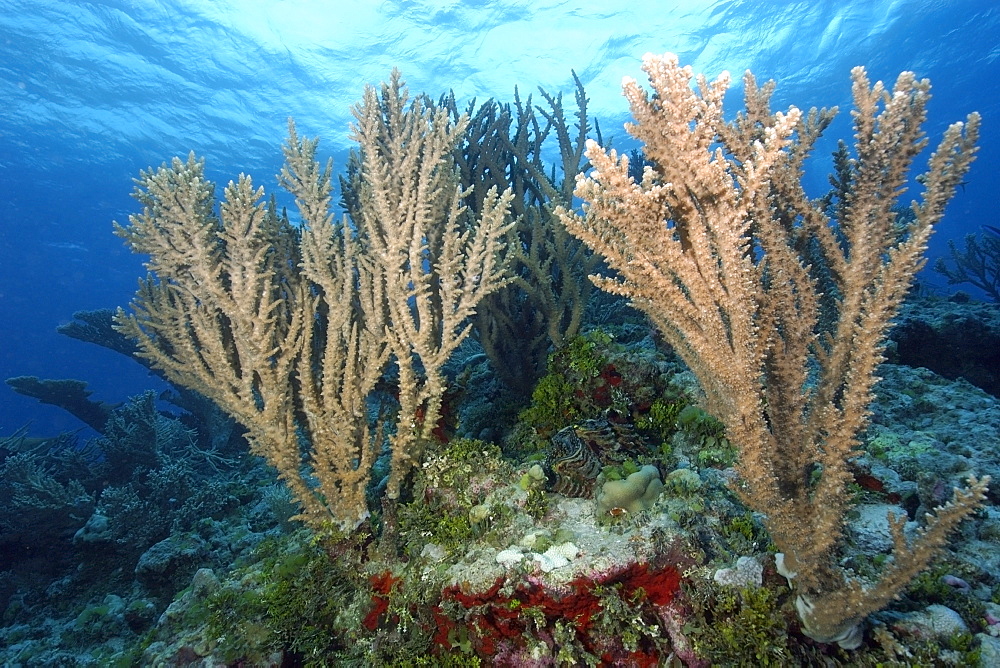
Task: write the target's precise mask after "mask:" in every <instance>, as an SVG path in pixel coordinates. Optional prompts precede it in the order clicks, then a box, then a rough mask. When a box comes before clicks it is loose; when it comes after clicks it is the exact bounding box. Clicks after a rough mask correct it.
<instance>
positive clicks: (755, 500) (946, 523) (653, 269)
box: [561, 54, 987, 647]
mask: <svg viewBox="0 0 1000 668" xmlns="http://www.w3.org/2000/svg"><path fill="white" fill-rule="evenodd" d="M643 69H644V70H645V72H646V73H647V74H648V75H649V80H650V83H651V85H652V87H653V93H652V94H650V93H647V92H646V91H644V90H643V89H642V88H641V87H640V86H639V84H638V83H636V82H635V81H634V80H631V79H626V80H625V82H624V84H623V88H624V91H625V96H626V97H627V98H628V101H629V103H630V105H631V109H632V113H633V116H634V118H635V123H634V124H631V125H629V126H628V131H629V132H630V134H632V136H634V137H635V138H636V139H638V140H640V141H642V142H643V143H644V144H645V148H644V151H645V156H646V158H647V160H648V164H647V165H645V167H644V169H643V172H642V176H641V180H636V179H634V178H633V177H632V176H631V175H630V164H629V160H628V158H627V157H624V156H622V157H619V156H618V155H617V154H616V153H615V152H614V151H611V152H606V151H604V150H603V149H602V148H601V147H600V146H598V145H597V143H596V142H590V143H589V145H588V150H587V158H589V160H590V162H591V165H592V166H593V170H592V171H591V173H590V174H589V175H588V176H586V177H583V176H581V177H578V180H577V188H576V195H577V196H578V197H580V198H582V199H583V200H584V202H585V205H584V212H585V214H584V215H583V216H580V215H577V214H575V213H572V212H570V211H568V210H566V209H563V210H562V211H561V216H562V220H563V222H564V223H565V224H566V226H567V227H568V228H569V230H570V232H572V233H573V234H574V235H576V236H578V237H579V238H581V239H582V240H583V241H584V242H585V243H587V244H588V245H589V246H590V247H592V248H593V249H594V250H595V251H597V252H598V253H600V254H602V255H603V256H604V257H605V258H606V260H607V262H608V264H609V265H610V266H611V267H612V268H613V269H615V270H616V271H617V272H618V275H617V276H615V277H610V278H609V277H595V278H594V280H595V282H596V283H597V284H598V286H600V287H601V288H603V289H604V290H607V291H608V292H612V293H614V294H619V295H623V296H626V297H628V298H630V299H631V300H632V303H633V304H634V305H635V306H637V307H638V308H640V309H642V310H644V311H645V312H646V313H647V314H648V315H649V316H650V317H651V318H652V320H653V321H654V322H655V324H656V325H657V326H658V328H659V329H660V331H661V332H662V334H663V336H664V338H665V339H666V340H667V341H668V342H669V343H670V344H671V345H672V346H673V348H674V349H675V350H676V351H677V352H678V354H679V355H680V356H681V357H682V358H683V359H684V361H685V362H686V363H687V364H688V366H689V367H690V368H691V369H692V371H693V372H694V373H695V375H696V376H697V378H698V380H699V382H700V384H701V386H702V388H703V390H704V392H705V394H706V398H707V406H708V409H709V411H710V412H711V413H713V414H714V415H716V416H717V417H718V418H719V419H720V420H721V421H722V422H723V423H724V424H725V426H726V434H727V437H728V439H729V441H730V442H731V443H732V444H733V445H734V446H736V447H737V448H738V450H739V458H738V463H737V470H738V472H739V474H740V479H739V482H738V483H737V484H736V485H735V489H736V491H737V492H738V493H739V495H740V496H741V498H742V500H743V501H744V503H746V505H747V506H749V507H750V508H752V509H754V510H757V511H759V512H761V513H764V514H766V517H767V519H766V525H767V528H768V530H769V531H770V534H771V537H772V539H773V540H774V543H775V544H776V545H777V546H778V548H779V550H780V551H781V553H782V555H783V568H784V571H785V573H787V575H788V577H789V578H790V579H792V578H794V580H793V582H794V585H795V587H796V589H797V602H798V610H799V615H800V617H801V619H802V622H803V630H804V631H805V632H806V633H807V634H808V635H810V636H811V637H813V638H815V639H817V640H820V641H822V642H839V643H840V644H841V645H843V646H845V647H856V646H857V645H858V644H859V643H860V641H861V634H860V630H859V629H860V622H861V621H862V620H863V619H864V618H865V616H866V615H868V614H869V613H871V612H873V611H875V610H878V609H879V608H881V607H883V606H884V605H885V604H886V603H888V602H889V601H890V600H891V599H892V598H893V596H894V595H896V594H897V593H898V592H899V591H900V590H901V588H902V587H903V586H905V584H906V583H907V582H908V581H909V580H910V579H911V578H912V577H913V576H914V575H915V574H916V573H917V572H919V571H920V570H921V569H922V568H923V567H924V566H925V565H926V564H927V563H928V561H929V560H930V559H931V557H932V556H933V554H934V553H935V552H936V550H937V549H938V548H940V547H941V546H942V545H943V544H944V542H945V540H946V538H947V534H948V533H949V531H950V530H951V529H953V528H954V527H955V526H957V524H958V523H959V522H960V521H961V520H962V518H964V517H965V516H967V515H968V514H969V513H970V512H972V511H973V510H974V509H975V508H976V507H977V506H979V505H980V504H981V503H982V501H983V499H984V498H985V493H986V482H987V481H986V480H985V479H983V480H977V479H975V478H970V479H969V486H968V488H967V489H965V490H955V492H954V496H953V499H952V501H951V502H950V503H947V504H946V505H944V506H942V507H939V508H937V509H936V512H935V513H933V514H930V515H928V517H927V523H926V526H925V527H924V528H923V529H922V530H921V531H920V532H919V534H918V535H917V536H916V537H915V539H914V540H913V541H909V540H907V538H906V537H905V536H904V531H903V527H904V524H905V518H898V517H894V518H892V519H890V527H891V532H892V537H893V542H894V544H895V550H894V554H893V561H892V563H891V564H890V565H889V566H888V567H887V568H886V569H885V570H884V571H883V573H882V575H881V579H880V580H879V581H878V582H877V583H875V584H872V585H870V586H869V585H863V584H862V583H861V582H859V581H857V580H856V579H852V578H850V577H848V575H847V574H846V573H845V572H844V571H842V570H841V569H840V568H839V567H838V566H837V565H836V563H835V561H834V550H835V549H836V548H837V547H838V544H839V542H840V540H841V537H842V535H843V530H844V524H845V515H846V512H847V510H848V509H849V506H850V494H849V493H848V489H847V485H848V482H849V481H850V479H851V474H850V471H849V469H848V461H849V460H850V459H851V458H852V457H855V456H857V455H858V454H860V450H859V448H860V442H859V439H858V435H859V433H860V432H861V431H862V429H863V428H864V427H865V425H866V424H867V420H868V416H869V409H868V406H869V404H870V402H871V400H872V387H873V386H874V384H875V382H876V380H877V377H876V376H875V370H876V367H877V366H878V364H879V363H880V362H881V361H882V351H883V346H884V339H885V333H886V330H887V328H888V327H889V324H890V321H891V318H892V317H893V316H894V315H895V313H896V311H897V309H898V307H899V304H900V303H901V302H902V300H903V298H904V296H905V294H906V291H907V289H908V287H909V285H910V281H911V279H912V278H913V275H914V274H915V272H916V271H917V270H918V269H919V268H920V267H921V266H922V265H923V261H924V260H923V253H924V250H925V249H926V245H927V239H928V237H929V235H930V233H931V228H932V226H933V225H934V224H935V223H936V222H937V221H938V220H940V218H941V216H942V215H943V212H944V207H945V205H946V204H947V202H948V200H949V199H950V198H951V196H952V195H953V194H954V191H955V188H956V186H957V185H958V184H959V183H961V181H962V179H963V176H964V175H965V173H966V171H967V170H968V168H969V165H970V163H971V161H972V159H973V156H974V153H975V150H976V147H975V143H976V139H977V136H978V129H979V116H978V114H975V113H973V114H970V115H969V116H968V118H967V120H966V122H965V123H956V124H954V125H952V126H951V127H949V128H948V129H947V131H946V132H945V135H944V138H943V139H942V141H941V144H940V145H939V146H938V148H937V150H936V151H935V152H934V153H933V155H932V156H931V158H930V163H929V169H928V171H927V173H926V174H925V175H924V177H923V185H924V192H923V199H922V201H921V202H919V203H918V202H914V203H913V204H912V207H911V208H912V213H913V215H912V216H911V217H910V220H909V222H908V223H907V225H906V226H905V228H904V229H903V230H902V231H900V230H899V229H897V227H896V222H897V216H896V213H895V211H894V210H893V208H892V207H893V205H894V204H895V202H896V200H897V198H898V197H899V196H900V194H901V193H902V191H903V189H904V185H905V183H906V179H907V174H908V171H909V167H910V164H911V163H912V161H913V160H914V158H916V157H917V155H918V154H919V153H920V152H921V151H922V150H923V148H924V147H925V146H926V143H927V142H926V139H925V138H924V135H923V133H922V132H921V129H920V128H921V124H922V123H923V121H924V119H925V116H926V113H925V107H926V103H927V100H928V98H929V87H930V86H929V83H928V82H927V81H925V80H918V79H916V77H915V76H914V75H913V74H912V73H909V72H904V73H903V74H901V75H900V76H899V78H898V80H897V82H896V84H895V87H894V88H893V89H892V90H887V89H886V88H885V86H884V85H883V84H882V83H881V82H877V83H875V84H874V85H872V84H871V83H870V82H869V80H868V78H867V76H866V74H865V71H864V69H863V68H855V69H854V70H853V72H852V77H853V81H854V86H853V93H854V101H855V105H856V111H855V112H854V114H853V116H854V126H855V133H856V134H855V137H856V144H855V157H854V159H853V160H851V161H850V162H847V163H845V168H844V169H842V170H839V175H840V176H841V181H842V183H840V184H839V185H840V186H841V187H840V190H839V193H840V195H841V197H840V198H839V201H837V202H836V203H835V204H834V203H831V202H826V203H825V204H826V206H822V205H821V203H819V202H815V201H812V200H810V199H809V198H808V197H807V195H806V193H805V191H804V190H803V187H802V184H801V177H802V174H803V171H804V168H803V163H804V161H805V159H806V157H807V156H808V154H809V152H810V150H811V149H812V147H813V144H814V142H815V140H816V139H817V137H818V136H819V135H820V133H821V132H822V130H823V129H824V128H825V127H826V126H827V125H828V124H829V121H830V119H831V118H832V113H831V112H829V111H823V112H817V111H813V112H811V113H809V114H803V113H802V112H800V111H799V110H798V109H796V108H794V107H793V108H791V109H789V111H788V112H786V113H781V112H777V113H773V114H772V113H771V112H770V110H769V108H768V107H769V105H768V102H769V97H770V93H771V90H772V89H773V86H771V85H767V86H764V87H761V88H758V87H757V85H756V83H755V81H754V79H753V77H752V76H751V75H750V73H747V76H746V78H745V79H744V84H745V91H746V103H747V107H746V111H745V112H744V113H742V114H740V115H739V117H738V118H737V120H736V121H735V122H733V123H726V122H725V121H724V120H723V117H722V107H723V105H722V102H723V97H724V94H725V91H726V89H727V88H728V84H729V78H728V75H723V76H721V77H720V78H719V79H717V80H715V81H714V82H708V81H707V80H706V79H705V78H703V77H699V78H698V79H697V86H696V87H695V88H694V89H692V86H691V83H692V79H693V78H694V76H693V74H692V71H691V69H690V68H687V67H681V66H680V65H679V64H678V59H677V57H676V56H674V55H672V54H667V55H665V56H655V55H647V56H646V57H645V58H644V63H643ZM845 179H848V180H846V181H845ZM830 211H832V214H833V217H832V218H831V216H830V215H828V213H827V212H830ZM817 256H818V257H820V258H822V263H820V262H817V261H815V260H814V259H813V258H815V257H817ZM821 273H822V275H821ZM827 285H829V286H831V288H832V291H830V290H826V291H824V290H823V289H822V287H821V286H827ZM831 309H832V311H833V312H834V317H833V318H827V317H826V316H827V313H828V312H829V311H831Z"/></svg>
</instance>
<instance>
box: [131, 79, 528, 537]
mask: <svg viewBox="0 0 1000 668" xmlns="http://www.w3.org/2000/svg"><path fill="white" fill-rule="evenodd" d="M408 102H409V100H408V96H407V92H406V89H405V87H404V86H403V85H402V83H401V81H400V78H399V75H398V73H395V72H394V73H393V76H392V79H391V80H390V82H389V83H388V84H386V85H383V86H382V88H381V90H380V91H378V90H376V89H374V88H371V87H369V88H368V89H367V90H366V92H365V97H364V100H363V102H362V103H361V104H360V105H359V106H358V107H357V108H356V110H355V115H356V117H357V119H358V124H357V126H356V128H355V129H354V137H355V138H356V139H357V140H358V142H359V143H360V149H361V151H360V165H361V167H360V168H361V170H362V172H361V176H360V183H361V184H362V188H361V190H360V191H359V192H358V193H357V198H358V206H357V207H356V213H357V215H356V217H355V220H353V221H350V220H348V219H347V218H344V219H342V220H339V221H338V220H336V219H335V218H334V216H333V214H332V213H331V206H330V204H331V202H330V198H331V174H330V172H331V168H330V165H329V164H327V165H326V166H325V167H322V166H321V165H320V164H319V163H317V161H316V157H315V154H316V141H314V140H305V139H300V138H299V137H298V136H297V134H296V131H295V126H294V125H293V124H291V123H290V124H289V131H290V138H289V141H288V144H287V146H286V147H285V149H284V150H285V158H286V162H285V167H284V168H283V169H282V171H281V174H280V181H281V183H282V185H283V186H284V187H285V188H286V189H287V190H288V191H289V192H290V193H291V194H292V195H293V196H294V197H295V202H296V205H297V207H298V209H299V212H300V214H301V218H302V226H301V228H297V227H294V226H292V225H290V224H289V223H288V221H287V220H285V219H283V218H280V217H278V216H277V215H276V214H275V211H274V207H273V206H267V205H265V204H264V203H263V202H262V199H263V195H264V191H263V189H262V188H255V187H254V186H253V183H252V181H251V179H250V177H248V176H244V175H241V176H240V177H239V179H238V180H237V181H235V182H230V184H229V185H228V186H227V187H226V188H225V190H224V198H223V200H222V202H221V204H220V206H219V214H218V215H216V213H215V211H214V204H215V202H214V197H213V190H214V187H213V185H212V184H211V183H210V182H208V181H207V180H206V179H205V177H204V163H203V162H201V161H197V160H195V158H194V157H193V155H192V156H191V157H189V158H188V160H187V161H186V162H184V161H181V160H179V159H176V158H175V159H174V161H173V162H172V164H171V165H170V166H166V165H164V166H162V167H160V168H159V169H157V170H155V171H153V170H150V171H148V172H143V173H142V175H141V177H140V179H139V180H138V183H139V186H138V187H137V189H136V192H135V194H134V195H135V197H136V198H137V199H138V200H139V201H140V202H141V203H142V204H143V211H142V212H141V213H139V214H135V215H133V216H130V224H129V225H127V226H120V225H118V226H116V228H117V229H116V231H117V233H118V234H119V235H120V236H122V237H123V238H124V239H125V240H126V242H127V243H128V245H129V246H131V247H132V249H133V250H135V251H136V252H139V253H146V254H148V255H149V256H150V259H149V261H148V262H147V268H148V269H149V271H150V275H149V277H148V278H147V279H145V280H144V281H143V282H142V283H141V285H140V288H139V292H138V293H137V295H136V299H135V301H134V302H133V305H132V307H133V314H132V315H128V314H126V313H125V312H124V311H119V313H118V315H117V316H116V321H117V326H118V327H119V328H120V329H121V330H122V331H123V332H125V333H126V334H128V335H129V336H131V337H133V338H135V339H136V340H137V341H138V343H139V346H140V348H141V349H142V353H141V354H142V355H143V356H144V357H146V358H148V359H149V360H150V361H151V362H152V363H153V364H154V365H155V366H156V367H158V368H160V369H162V370H163V371H164V373H165V374H166V376H167V377H168V378H169V379H170V380H171V381H173V382H175V383H177V384H179V385H184V386H186V387H189V388H192V389H195V390H197V391H198V392H201V393H202V394H204V395H205V396H207V397H209V398H211V399H212V400H213V401H215V402H216V403H218V404H219V406H221V407H222V408H223V409H224V410H226V411H227V412H228V413H229V414H231V415H232V416H233V417H234V418H236V419H237V420H239V421H240V422H241V423H242V424H243V425H244V426H245V427H246V428H247V430H248V437H249V440H250V442H251V444H252V446H253V449H254V451H255V452H256V453H258V454H260V455H262V456H264V457H266V458H267V460H268V461H269V462H270V463H271V464H272V465H273V466H274V467H275V468H276V469H277V470H278V472H279V474H280V475H281V477H282V478H283V479H284V481H285V482H286V483H287V484H288V485H289V487H290V489H291V490H292V492H293V493H294V495H295V498H296V499H297V500H298V502H299V503H300V504H301V506H302V515H301V517H302V518H303V519H305V520H306V521H308V522H310V523H311V524H313V525H316V526H318V525H321V524H323V523H324V522H327V521H332V522H334V523H335V524H337V525H339V526H342V527H344V528H353V527H355V526H357V525H358V524H359V523H360V522H361V521H363V520H364V518H365V517H366V515H367V504H366V498H365V492H366V488H367V487H368V484H369V482H370V478H371V469H372V465H373V463H374V461H375V458H376V457H377V456H378V455H379V453H380V452H381V451H382V448H383V438H382V433H381V429H376V430H374V431H375V432H376V433H373V430H372V429H370V427H369V420H368V417H367V410H368V409H367V406H366V400H367V399H368V398H369V396H370V395H371V393H372V391H373V390H374V388H375V385H376V383H377V382H378V380H379V379H380V378H381V377H382V376H383V374H384V373H385V371H386V369H387V366H388V364H389V362H390V360H391V359H393V358H394V359H395V361H396V367H397V369H398V385H399V403H400V413H399V419H398V425H397V428H396V430H395V434H394V435H393V437H392V442H391V468H390V471H391V473H390V479H389V481H388V487H387V494H388V496H390V497H393V496H395V495H396V494H397V493H398V491H399V487H400V484H401V481H402V479H403V477H404V476H405V475H406V473H407V472H408V471H409V470H410V468H411V467H412V466H413V465H414V464H415V463H418V462H419V461H420V455H421V451H422V447H423V443H424V441H425V440H426V439H427V438H428V437H429V435H430V431H431V430H432V429H433V427H434V425H435V424H436V422H437V420H438V415H439V410H440V404H441V396H442V394H443V393H444V391H445V381H444V377H443V375H442V371H441V369H442V366H443V364H444V363H445V361H446V360H447V357H448V355H449V354H450V353H451V352H452V351H453V350H454V349H455V347H456V346H457V345H458V344H459V343H460V342H461V340H462V339H463V338H464V337H465V336H466V335H467V334H468V331H469V327H470V325H469V324H468V318H469V317H470V316H471V315H472V314H473V312H474V309H475V306H476V304H477V303H478V301H479V300H481V299H482V297H483V296H484V295H486V294H488V293H489V292H491V291H493V290H496V289H497V288H499V287H500V286H502V285H503V284H504V282H505V281H506V280H507V278H506V271H507V260H506V256H505V247H506V235H507V234H508V230H509V227H510V223H509V221H507V220H506V210H507V203H508V200H509V195H507V194H503V195H501V194H497V193H496V191H493V192H491V193H489V194H488V195H487V197H486V199H487V201H488V206H486V207H485V208H484V213H483V214H482V216H481V217H480V218H478V219H474V218H472V217H471V216H469V215H467V212H466V211H465V209H464V208H463V207H462V206H461V205H460V201H461V198H462V196H463V193H464V190H463V189H462V187H461V186H460V185H459V182H458V177H457V174H456V170H455V165H454V161H453V158H452V151H453V149H454V146H455V144H456V143H457V142H458V141H459V140H460V138H461V136H462V132H463V130H464V123H465V122H466V120H465V119H464V118H462V119H459V121H458V122H457V123H451V122H449V120H448V117H447V114H446V113H444V112H441V113H436V114H434V113H430V112H429V111H428V110H426V109H425V108H424V107H423V106H422V105H421V103H420V101H419V100H417V101H414V102H412V103H410V104H408Z"/></svg>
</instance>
